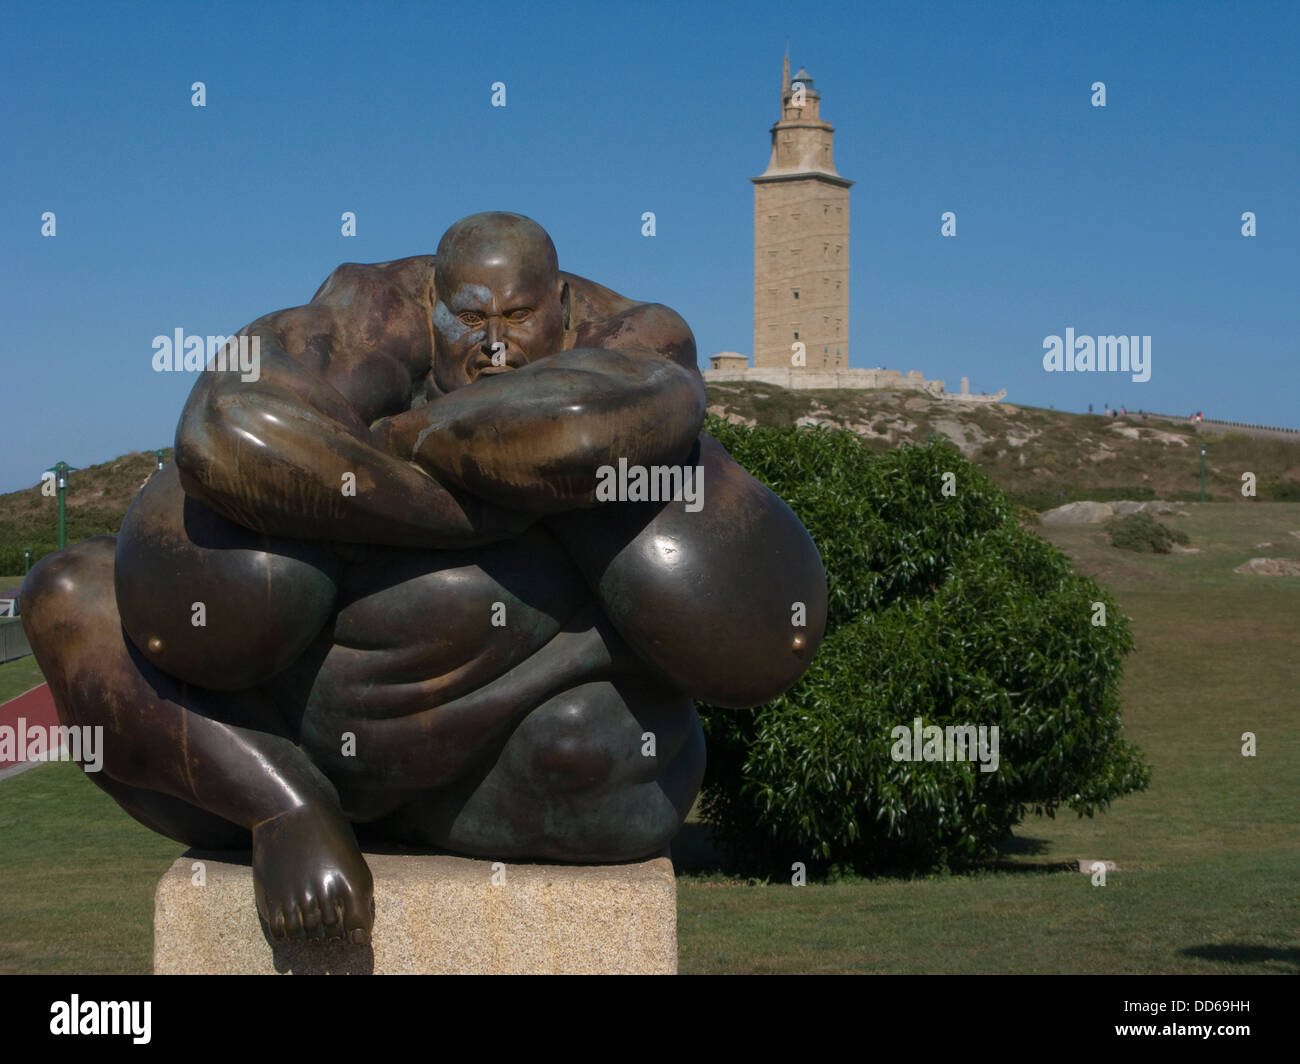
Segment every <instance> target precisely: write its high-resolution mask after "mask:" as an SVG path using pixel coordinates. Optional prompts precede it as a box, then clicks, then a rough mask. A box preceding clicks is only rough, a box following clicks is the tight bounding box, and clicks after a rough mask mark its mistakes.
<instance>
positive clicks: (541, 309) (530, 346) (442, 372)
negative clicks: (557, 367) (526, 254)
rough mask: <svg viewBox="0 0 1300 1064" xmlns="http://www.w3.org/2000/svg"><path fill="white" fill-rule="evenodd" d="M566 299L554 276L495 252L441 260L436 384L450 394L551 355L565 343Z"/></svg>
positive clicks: (436, 306)
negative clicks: (470, 258)
mask: <svg viewBox="0 0 1300 1064" xmlns="http://www.w3.org/2000/svg"><path fill="white" fill-rule="evenodd" d="M567 298H568V289H567V286H566V285H564V284H563V283H562V282H561V281H560V278H559V277H558V275H557V274H556V273H555V271H553V270H548V269H545V268H534V267H529V266H527V265H525V264H522V263H520V262H519V261H517V260H515V261H511V260H510V258H508V257H507V256H505V255H502V254H500V253H494V254H488V255H485V256H483V257H481V258H479V259H478V260H477V261H474V262H462V261H459V260H457V261H451V262H448V263H445V264H444V263H442V262H439V264H438V300H437V302H436V303H435V304H434V308H433V332H434V359H433V375H434V381H435V383H436V384H437V385H438V387H439V388H440V389H441V390H442V391H444V392H450V391H454V390H455V389H457V388H463V387H464V386H465V385H467V384H470V383H472V382H473V381H476V380H478V378H479V377H487V376H492V375H495V374H499V373H510V372H512V371H513V370H516V369H519V368H521V367H523V366H526V365H528V363H530V362H535V361H537V359H539V358H545V357H546V356H547V355H553V354H554V353H555V352H556V351H558V350H559V348H560V344H561V342H562V341H563V339H564V330H565V303H566V301H567Z"/></svg>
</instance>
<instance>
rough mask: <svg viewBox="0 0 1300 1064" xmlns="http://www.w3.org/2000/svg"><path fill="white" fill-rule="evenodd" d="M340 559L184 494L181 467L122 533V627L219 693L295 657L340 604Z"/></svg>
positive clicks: (149, 492) (148, 493)
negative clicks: (243, 522)
mask: <svg viewBox="0 0 1300 1064" xmlns="http://www.w3.org/2000/svg"><path fill="white" fill-rule="evenodd" d="M338 564H339V563H338V561H337V559H336V558H334V556H333V555H332V554H331V553H330V552H329V551H328V550H327V549H325V548H324V547H323V546H319V545H316V544H309V543H305V542H300V541H296V540H285V539H278V538H274V537H271V536H264V535H262V534H260V533H257V532H253V531H251V530H249V529H246V528H243V527H241V526H239V525H236V524H235V523H233V522H231V521H227V520H226V519H225V518H223V517H221V516H220V515H218V514H216V513H215V512H213V511H212V510H211V509H209V508H208V507H207V506H204V505H203V504H202V503H199V502H197V501H195V500H193V499H190V498H188V497H187V496H186V495H185V492H184V490H183V489H182V488H181V486H180V480H179V477H178V474H177V470H176V467H175V465H170V466H168V467H167V468H166V469H165V470H163V471H162V472H161V473H158V474H157V475H156V476H154V478H153V479H152V480H150V482H149V483H148V484H147V485H146V486H145V488H144V490H143V491H141V492H140V494H139V495H138V496H137V497H136V499H135V501H134V502H133V503H132V504H131V509H130V510H129V511H128V512H127V515H126V519H125V520H124V521H123V523H122V530H121V533H120V534H119V536H118V542H117V553H116V565H115V572H114V578H115V586H116V595H117V605H118V609H119V611H120V612H121V617H122V627H123V628H125V630H126V632H127V634H128V635H129V636H130V638H131V641H132V642H133V643H134V644H135V645H136V647H137V648H139V650H140V651H141V652H143V653H144V655H145V656H146V658H147V659H148V660H149V661H150V662H152V663H153V664H154V665H156V666H158V668H160V669H162V670H163V671H164V672H166V673H168V674H170V675H172V676H175V677H177V678H178V679H181V680H184V681H186V682H187V683H192V684H197V685H198V686H200V687H207V688H210V689H213V690H218V691H233V690H240V689H242V688H247V687H251V686H253V685H255V684H257V683H260V682H262V681H263V680H266V679H268V678H269V677H271V676H273V675H275V674H276V673H277V672H279V671H280V670H281V669H284V668H285V667H286V666H288V665H290V664H291V663H292V662H293V661H294V660H296V659H297V658H298V656H299V655H300V654H301V653H302V652H303V650H305V649H306V647H307V645H308V644H309V643H310V642H311V641H312V639H313V638H314V637H315V636H316V634H317V633H318V632H319V631H320V630H321V628H322V627H323V626H324V624H325V623H326V621H327V620H328V619H329V616H330V613H331V611H332V610H333V608H334V598H335V594H336V592H337V583H336V579H337V574H338Z"/></svg>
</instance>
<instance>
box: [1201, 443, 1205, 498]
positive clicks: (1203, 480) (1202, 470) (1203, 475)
mask: <svg viewBox="0 0 1300 1064" xmlns="http://www.w3.org/2000/svg"><path fill="white" fill-rule="evenodd" d="M1204 501H1205V444H1201V502H1204Z"/></svg>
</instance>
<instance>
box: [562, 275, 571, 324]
mask: <svg viewBox="0 0 1300 1064" xmlns="http://www.w3.org/2000/svg"><path fill="white" fill-rule="evenodd" d="M560 306H561V307H562V308H563V309H564V331H565V332H568V331H569V282H568V281H561V282H560Z"/></svg>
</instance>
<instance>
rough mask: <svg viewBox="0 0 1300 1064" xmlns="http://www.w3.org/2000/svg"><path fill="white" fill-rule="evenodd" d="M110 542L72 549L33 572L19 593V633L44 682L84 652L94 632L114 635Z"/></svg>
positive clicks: (97, 539) (104, 540)
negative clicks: (21, 627)
mask: <svg viewBox="0 0 1300 1064" xmlns="http://www.w3.org/2000/svg"><path fill="white" fill-rule="evenodd" d="M115 545H116V540H115V539H114V538H113V537H112V536H96V537H95V538H94V539H88V540H85V541H84V542H82V543H75V544H73V545H72V546H71V547H65V548H63V549H62V550H59V551H55V552H54V553H53V554H47V555H46V556H45V557H44V558H42V559H41V560H40V561H39V562H37V563H36V565H34V566H33V567H32V570H31V572H29V573H28V574H27V578H26V579H25V580H24V581H23V586H22V591H21V592H19V596H20V597H19V601H20V603H21V610H22V619H23V628H24V630H25V631H26V633H27V639H28V642H30V643H31V646H32V653H33V654H34V655H35V657H36V662H37V664H38V665H40V667H41V670H42V671H43V672H44V673H45V675H46V677H47V678H50V679H53V675H52V674H55V673H58V672H61V671H62V662H64V661H66V660H70V659H71V658H72V657H75V656H76V655H78V654H79V653H81V652H82V651H83V650H84V647H85V643H86V640H87V639H88V638H89V637H91V636H92V635H93V633H94V632H95V631H96V630H99V629H108V630H111V631H114V632H115V631H117V627H118V620H117V609H116V607H115V605H114V602H113V552H114V549H115Z"/></svg>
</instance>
